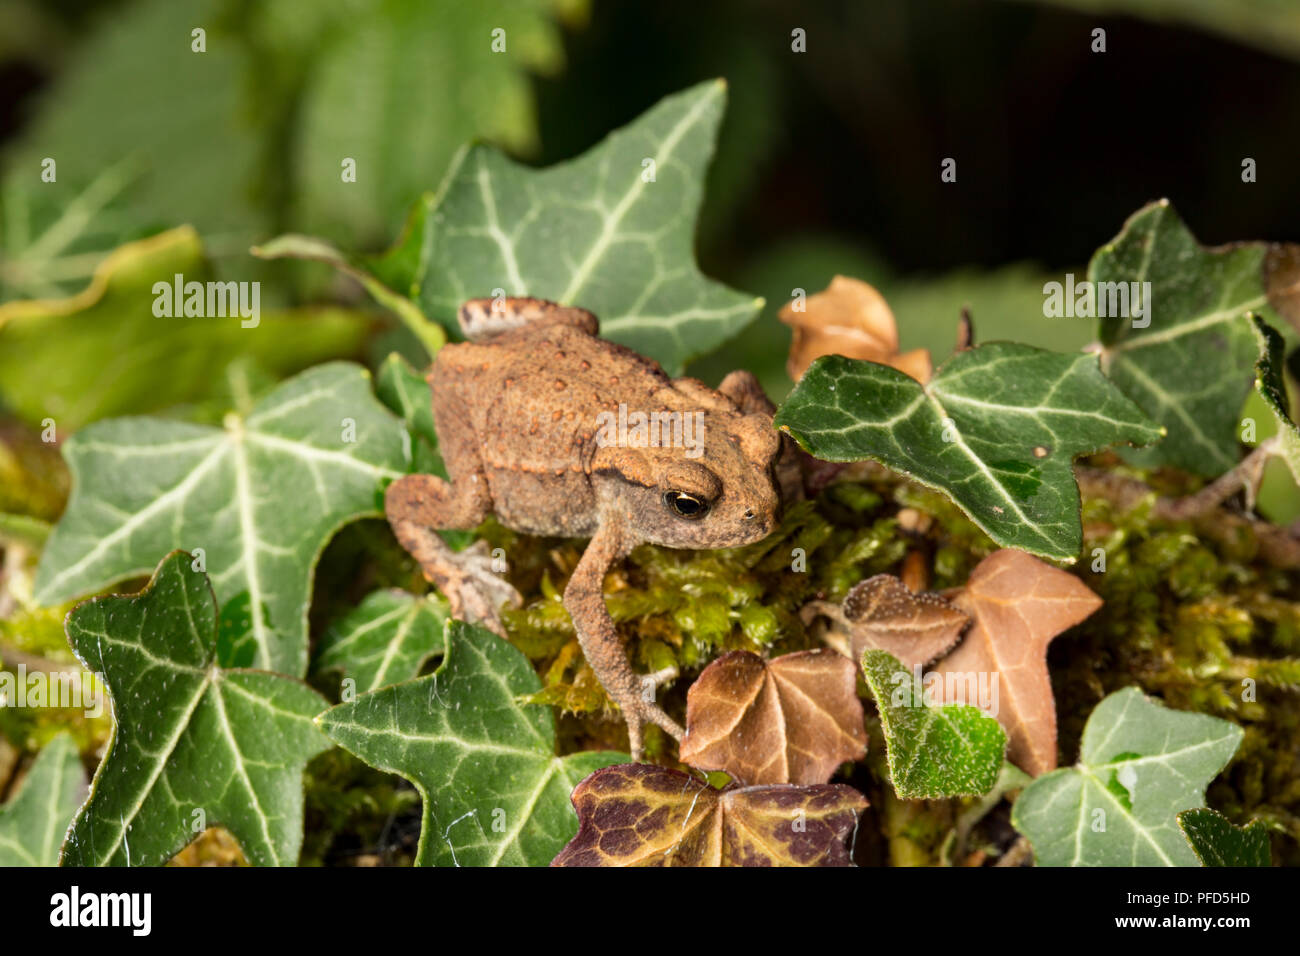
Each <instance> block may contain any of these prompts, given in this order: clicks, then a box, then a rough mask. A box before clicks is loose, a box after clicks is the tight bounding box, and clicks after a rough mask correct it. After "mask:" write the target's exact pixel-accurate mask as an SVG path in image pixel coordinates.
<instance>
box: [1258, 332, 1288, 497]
mask: <svg viewBox="0 0 1300 956" xmlns="http://www.w3.org/2000/svg"><path fill="white" fill-rule="evenodd" d="M1250 322H1251V328H1252V329H1253V330H1254V332H1255V342H1256V344H1257V345H1258V347H1259V354H1258V358H1257V359H1256V362H1255V390H1256V391H1257V392H1259V394H1260V397H1261V398H1263V399H1264V403H1265V404H1266V405H1267V406H1268V410H1269V411H1270V412H1272V413H1273V417H1274V418H1275V419H1277V436H1276V440H1277V454H1278V457H1279V458H1281V459H1282V460H1283V461H1284V462H1286V466H1287V468H1289V469H1290V470H1291V474H1292V475H1293V476H1295V480H1296V481H1297V482H1300V428H1298V427H1296V423H1295V422H1294V421H1293V420H1292V418H1291V407H1290V404H1289V402H1288V400H1287V394H1286V381H1285V380H1284V379H1283V377H1282V369H1283V368H1284V367H1285V366H1284V365H1283V362H1282V349H1283V342H1282V336H1280V335H1278V334H1277V332H1276V331H1275V330H1274V329H1272V328H1270V327H1269V325H1268V323H1266V322H1265V321H1264V320H1263V319H1261V318H1260V317H1259V316H1257V315H1252V316H1251V317H1250Z"/></svg>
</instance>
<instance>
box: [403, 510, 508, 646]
mask: <svg viewBox="0 0 1300 956" xmlns="http://www.w3.org/2000/svg"><path fill="white" fill-rule="evenodd" d="M401 532H402V533H401V535H400V540H401V542H402V544H403V545H404V546H405V547H406V549H407V550H408V551H410V552H411V554H412V555H413V556H414V557H415V559H416V560H417V561H419V563H420V567H421V568H422V569H423V571H424V576H425V577H426V578H428V580H429V581H431V582H432V583H433V584H434V586H435V587H437V589H438V590H439V591H441V592H442V595H443V597H445V598H446V599H447V604H448V605H449V607H450V609H451V616H452V617H454V618H458V619H459V620H462V621H467V622H469V623H470V624H482V625H483V626H484V627H486V628H487V629H488V630H490V631H492V632H493V633H495V634H498V635H500V636H501V637H505V636H506V633H505V627H504V626H503V625H502V623H501V610H500V609H501V606H502V605H506V604H508V605H509V606H510V607H520V606H522V604H523V598H522V597H520V595H519V592H518V591H516V590H515V589H514V587H513V586H512V585H511V584H510V582H509V581H507V580H506V579H505V577H504V575H503V573H502V572H500V571H496V570H493V568H494V564H495V559H494V558H493V557H492V556H491V554H489V553H488V545H487V542H486V541H476V542H474V544H472V545H471V546H470V547H468V548H466V549H465V550H464V551H452V550H451V549H450V548H449V547H447V545H446V543H445V542H444V541H443V540H442V538H440V537H438V535H437V534H435V533H434V532H433V531H431V530H430V529H428V528H422V527H418V526H411V525H409V524H408V525H406V526H405V527H403V528H401Z"/></svg>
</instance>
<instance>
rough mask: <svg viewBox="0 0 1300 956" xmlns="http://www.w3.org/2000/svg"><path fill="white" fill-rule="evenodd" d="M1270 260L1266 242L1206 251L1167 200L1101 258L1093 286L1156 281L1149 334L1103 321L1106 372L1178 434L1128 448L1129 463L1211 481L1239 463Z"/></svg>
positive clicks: (1126, 321)
mask: <svg viewBox="0 0 1300 956" xmlns="http://www.w3.org/2000/svg"><path fill="white" fill-rule="evenodd" d="M1267 253H1268V248H1267V247H1266V246H1265V244H1264V243H1239V244H1235V245H1231V246H1223V247H1221V248H1217V249H1210V248H1206V247H1203V246H1201V245H1200V244H1199V243H1197V241H1196V238H1195V237H1194V236H1193V235H1192V234H1191V232H1190V231H1189V230H1188V229H1187V226H1186V225H1184V223H1183V221H1182V219H1180V218H1179V217H1178V214H1177V213H1175V212H1174V210H1173V207H1171V206H1170V205H1169V203H1168V201H1166V200H1161V201H1160V202H1155V203H1152V204H1150V205H1149V206H1146V207H1144V208H1143V209H1140V210H1138V212H1136V213H1134V214H1133V216H1132V217H1130V218H1129V220H1128V222H1126V223H1125V224H1124V228H1123V230H1122V231H1121V232H1120V234H1119V235H1118V236H1116V237H1115V238H1114V239H1112V240H1111V241H1110V242H1109V243H1107V244H1106V245H1104V246H1102V247H1101V248H1100V249H1099V250H1097V253H1096V254H1095V255H1094V256H1093V258H1092V262H1091V263H1090V264H1089V266H1088V279H1089V280H1090V281H1091V282H1094V283H1097V282H1116V283H1125V284H1127V283H1132V282H1150V283H1151V292H1150V295H1149V296H1144V299H1145V301H1146V304H1147V306H1148V308H1149V310H1150V311H1149V314H1148V315H1147V317H1146V319H1147V320H1149V324H1148V325H1147V326H1146V327H1145V328H1136V327H1134V325H1133V321H1134V320H1133V319H1130V318H1123V317H1114V316H1112V317H1109V318H1100V319H1098V335H1099V336H1100V339H1101V343H1102V345H1103V349H1102V353H1101V367H1102V369H1103V371H1105V373H1106V375H1107V376H1109V377H1110V378H1111V380H1112V381H1114V382H1115V384H1116V385H1118V386H1119V387H1120V388H1121V389H1123V390H1124V393H1125V394H1126V395H1128V396H1129V397H1130V398H1132V399H1133V400H1134V401H1135V402H1137V404H1138V405H1140V406H1141V407H1142V409H1143V410H1144V411H1146V412H1147V413H1148V414H1149V415H1151V417H1152V418H1154V419H1155V420H1156V421H1158V422H1160V424H1162V425H1164V426H1165V428H1167V429H1168V432H1169V434H1168V437H1167V438H1166V439H1165V440H1164V441H1163V442H1161V443H1160V444H1159V445H1156V446H1155V447H1153V448H1150V449H1146V450H1140V451H1139V450H1126V451H1125V452H1124V453H1123V454H1124V457H1125V458H1127V459H1128V460H1129V461H1131V462H1133V463H1135V464H1138V465H1142V466H1144V467H1154V466H1156V465H1175V466H1177V467H1179V468H1182V469H1184V470H1186V471H1190V472H1193V473H1195V474H1199V475H1208V476H1213V475H1218V474H1221V473H1222V472H1224V471H1227V470H1228V469H1229V468H1231V467H1233V466H1234V465H1236V464H1237V460H1238V458H1239V454H1238V450H1237V434H1236V432H1237V424H1238V417H1239V415H1240V412H1241V406H1242V403H1243V402H1244V401H1245V400H1246V394H1247V393H1248V392H1249V391H1250V387H1251V376H1252V371H1253V368H1254V364H1255V360H1256V358H1257V355H1258V349H1257V346H1256V343H1255V338H1254V334H1253V332H1252V330H1251V327H1250V323H1249V322H1248V321H1247V319H1246V313H1247V312H1250V311H1251V310H1255V309H1261V308H1264V307H1266V306H1267V305H1268V289H1267V288H1266V282H1267V281H1268V280H1267V274H1266V273H1267V272H1268V270H1267V268H1266V260H1267ZM1103 298H1105V297H1104V296H1102V295H1101V294H1100V293H1098V295H1097V299H1098V303H1099V304H1100V302H1101V300H1102V299H1103ZM1078 407H1079V408H1089V407H1090V406H1087V405H1080V406H1078Z"/></svg>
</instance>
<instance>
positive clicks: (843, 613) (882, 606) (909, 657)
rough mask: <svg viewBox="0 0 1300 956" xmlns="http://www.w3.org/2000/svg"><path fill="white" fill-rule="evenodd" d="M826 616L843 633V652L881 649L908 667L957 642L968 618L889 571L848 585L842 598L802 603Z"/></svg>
mask: <svg viewBox="0 0 1300 956" xmlns="http://www.w3.org/2000/svg"><path fill="white" fill-rule="evenodd" d="M815 614H822V615H825V616H826V617H828V618H830V619H831V620H832V621H833V622H835V624H836V625H837V626H838V627H839V628H840V629H842V630H843V631H844V632H845V633H847V635H848V656H849V657H850V658H851V661H860V660H862V655H863V653H865V652H866V651H869V650H879V651H887V652H888V653H890V654H892V655H893V656H894V657H896V658H898V660H899V662H900V663H901V664H902V665H903V666H904V667H906V668H908V669H909V670H910V669H912V668H914V667H924V666H925V665H926V664H928V663H930V662H931V661H932V660H935V659H936V658H938V657H941V656H943V654H945V653H946V652H947V651H949V650H950V649H952V647H953V646H954V645H955V644H956V643H957V641H958V639H960V637H961V632H962V631H963V630H965V629H966V625H968V624H969V623H970V618H969V617H967V616H966V614H965V613H964V612H962V611H961V610H960V609H958V608H956V607H954V606H953V605H952V604H950V603H948V602H947V601H945V600H944V599H943V598H941V597H940V596H939V595H937V594H913V593H912V592H911V591H910V590H908V588H907V586H906V585H905V584H903V582H902V581H900V580H899V579H898V578H896V577H894V576H893V575H892V574H877V575H876V576H875V577H873V578H868V579H867V580H865V581H860V582H859V583H857V584H855V585H854V586H853V589H852V590H851V591H849V593H848V595H847V596H845V598H844V603H843V604H841V605H840V606H839V607H838V608H837V607H836V606H835V605H833V604H827V603H825V602H821V601H817V602H813V603H812V604H809V605H808V606H807V607H806V608H805V609H804V616H805V619H806V620H807V619H810V618H811V617H812V616H813V615H815Z"/></svg>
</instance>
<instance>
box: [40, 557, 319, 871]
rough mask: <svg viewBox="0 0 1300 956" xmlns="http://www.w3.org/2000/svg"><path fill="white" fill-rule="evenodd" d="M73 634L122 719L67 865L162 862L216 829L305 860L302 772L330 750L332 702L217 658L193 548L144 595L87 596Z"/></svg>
mask: <svg viewBox="0 0 1300 956" xmlns="http://www.w3.org/2000/svg"><path fill="white" fill-rule="evenodd" d="M67 631H68V641H69V643H70V644H71V645H72V649H73V651H74V652H75V653H76V655H77V657H78V658H79V659H80V660H81V662H82V663H83V664H84V665H85V666H86V667H87V668H88V669H89V670H91V671H94V672H95V673H98V674H102V675H103V678H104V682H105V683H106V684H107V685H108V690H109V693H110V694H111V695H112V698H113V723H114V726H113V736H112V739H111V740H110V741H109V745H108V752H107V753H106V754H105V755H104V759H103V761H102V762H101V763H100V765H99V769H98V770H96V771H95V778H94V780H93V781H92V782H91V786H90V799H89V800H87V801H86V804H85V806H83V807H82V808H81V812H80V813H78V814H77V817H76V819H75V820H74V821H73V823H72V827H71V829H70V830H69V831H68V839H67V842H66V843H65V845H64V848H63V863H64V865H67V866H119V865H126V866H159V865H161V864H163V863H165V862H166V861H167V860H168V859H170V858H171V857H172V856H174V855H175V854H176V853H177V852H178V851H179V850H181V849H182V848H183V847H184V846H185V845H186V844H188V843H189V842H190V841H191V840H193V839H194V837H195V835H196V834H198V833H200V832H202V831H203V829H204V828H205V827H209V826H217V825H220V826H222V827H225V828H226V829H227V830H228V831H230V833H231V834H232V835H233V836H234V837H235V839H236V840H238V841H239V843H240V846H241V847H242V848H243V851H244V855H245V856H246V857H247V858H248V859H249V860H250V861H252V862H253V863H256V864H259V865H264V866H270V865H276V866H286V865H287V866H292V865H294V864H296V863H297V862H298V851H299V849H300V847H301V845H302V813H303V788H302V774H303V769H304V768H305V767H306V765H307V762H308V761H309V760H311V758H312V757H314V756H316V755H317V754H319V753H322V752H324V751H325V750H328V749H329V746H330V743H329V741H328V740H326V739H325V737H324V736H323V735H322V734H321V733H320V731H319V730H317V729H316V726H315V724H313V722H312V719H313V718H314V717H315V716H316V715H317V714H319V713H320V712H321V711H322V710H324V709H325V708H326V707H327V706H329V705H328V704H327V702H326V701H325V699H324V698H323V697H321V696H320V695H319V694H317V693H316V692H315V691H314V690H312V689H311V688H310V687H308V686H307V685H306V684H303V683H301V682H300V681H296V680H293V679H292V678H288V677H282V676H281V675H279V674H268V673H265V672H263V671H252V670H224V669H222V668H221V667H220V666H219V664H218V662H217V660H216V648H217V606H216V602H215V601H214V599H213V594H212V589H211V588H210V587H209V586H208V580H207V576H206V575H204V574H202V573H200V572H198V571H195V570H194V569H193V557H192V556H191V555H189V554H186V553H185V552H181V551H177V552H173V553H172V554H170V555H168V556H167V557H166V558H164V559H163V561H162V563H161V564H159V565H158V570H157V571H155V572H154V575H153V578H152V580H151V581H150V582H149V585H148V587H146V588H145V590H143V591H142V592H140V593H139V594H136V595H131V596H127V597H116V596H114V597H102V598H95V599H93V600H90V601H86V602H85V603H83V604H79V605H77V607H76V608H74V609H73V611H72V613H71V614H69V615H68V621H67Z"/></svg>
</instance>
